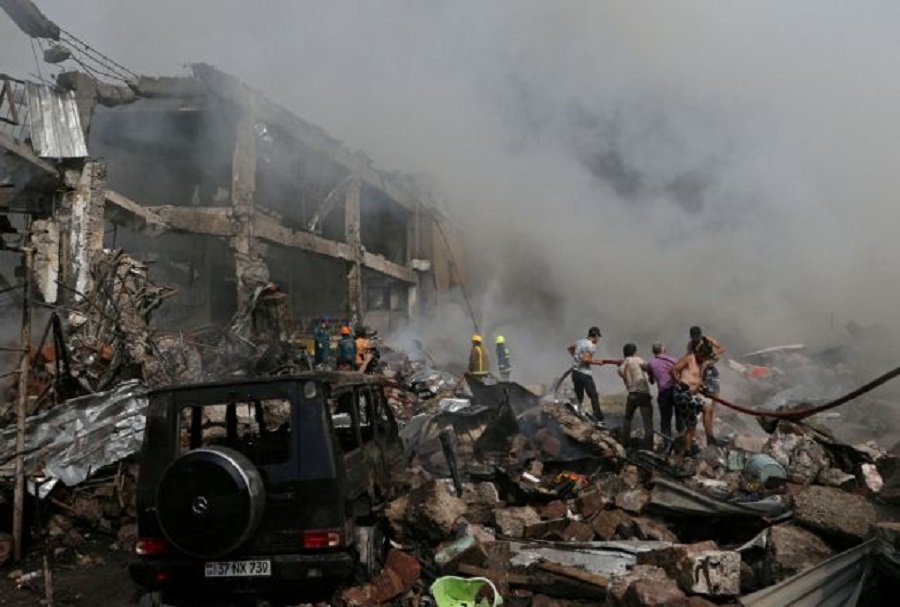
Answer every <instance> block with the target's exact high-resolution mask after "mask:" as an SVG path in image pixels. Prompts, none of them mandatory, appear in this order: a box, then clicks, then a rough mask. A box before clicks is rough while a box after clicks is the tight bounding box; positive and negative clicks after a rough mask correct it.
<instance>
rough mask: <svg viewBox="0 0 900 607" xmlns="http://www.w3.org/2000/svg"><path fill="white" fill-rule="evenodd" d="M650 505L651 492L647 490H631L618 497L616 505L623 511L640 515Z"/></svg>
mask: <svg viewBox="0 0 900 607" xmlns="http://www.w3.org/2000/svg"><path fill="white" fill-rule="evenodd" d="M648 503H650V492H649V491H647V490H646V489H629V490H627V491H623V492H621V493H619V494H618V495H617V496H616V500H615V504H616V506H618V507H619V508H621V509H622V510H627V511H628V512H634V513H635V514H638V513H640V512H642V511H643V510H644V508H645V507H646V506H647V504H648Z"/></svg>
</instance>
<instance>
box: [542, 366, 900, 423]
mask: <svg viewBox="0 0 900 607" xmlns="http://www.w3.org/2000/svg"><path fill="white" fill-rule="evenodd" d="M620 362H621V361H616V360H602V361H596V362H594V363H593V364H595V365H603V364H617V363H620ZM571 373H572V369H568V370H567V371H566V372H565V373H563V374H562V376H561V377H560V378H559V379H557V380H556V382H554V384H553V393H554V394H555V393H556V392H558V391H559V387H560V386H561V385H562V383H563V381H564V380H565V379H566V377H568V376H569V374H571ZM898 375H900V367H897V368H895V369H892V370H891V371H888V372H887V373H885V374H883V375H879V376H878V377H876V378H875V379H873V380H872V381H870V382H869V383H867V384H864V385H862V386H860V387H859V388H857V389H856V390H853V391H852V392H848V393H847V394H845V395H844V396H841V397H840V398H837V399H835V400H832V401H830V402H827V403H824V404H822V405H816V406H815V407H807V408H805V409H793V410H790V411H759V410H757V409H751V408H750V407H744V406H741V405H736V404H734V403H732V402H729V401H727V400H725V399H724V398H722V397H720V396H717V395H715V394H707V393H705V392H704V393H703V395H704V396H706V397H707V398H709V399H711V400H713V401H715V402H717V403H719V404H721V405H723V406H725V407H728V408H729V409H733V410H735V411H738V412H740V413H746V414H747V415H753V416H755V417H772V418H777V419H789V420H799V419H804V418H806V417H809V416H810V415H815V414H816V413H821V412H822V411H828V410H829V409H834V408H835V407H840V406H841V405H843V404H845V403H848V402H850V401H851V400H854V399H856V398H859V397H860V396H862V395H863V394H866V393H867V392H871V391H872V390H874V389H875V388H877V387H879V386H881V385H883V384H886V383H887V382H889V381H891V380H892V379H894V378H895V377H897V376H898Z"/></svg>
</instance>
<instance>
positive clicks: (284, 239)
mask: <svg viewBox="0 0 900 607" xmlns="http://www.w3.org/2000/svg"><path fill="white" fill-rule="evenodd" d="M40 33H41V35H45V36H52V34H53V31H52V30H51V31H43V30H42V31H41V32H40ZM190 69H191V75H189V76H185V77H166V78H148V77H131V76H130V75H129V76H128V79H127V84H118V85H114V84H109V83H107V82H103V81H100V80H98V79H96V78H95V77H93V75H92V74H90V73H85V72H84V71H78V72H63V73H61V74H60V75H59V76H58V78H57V83H56V84H55V85H51V84H43V83H34V82H26V81H23V80H19V79H15V78H13V77H10V76H5V75H4V76H0V151H2V156H0V167H2V173H0V205H2V210H3V212H4V215H3V217H4V220H3V221H4V225H6V226H12V225H13V224H14V223H15V222H13V223H10V221H9V219H8V216H9V214H13V213H23V214H26V215H27V216H28V217H30V218H31V219H32V220H33V223H31V237H30V238H31V240H30V242H31V245H32V246H33V248H34V249H35V269H36V272H35V280H36V286H37V288H38V290H39V292H40V293H41V295H42V298H43V300H44V301H45V302H46V303H49V304H62V305H65V304H67V303H69V302H71V301H74V300H77V299H78V298H79V297H80V294H85V293H87V292H88V291H90V289H91V281H92V280H94V278H95V277H93V276H92V273H91V263H92V259H91V257H92V255H94V254H95V253H96V252H97V251H99V250H101V249H104V248H108V249H125V250H127V251H128V252H129V253H130V254H131V255H132V256H133V257H134V258H136V259H140V260H142V261H143V262H146V263H147V264H149V265H150V267H151V268H152V272H153V274H154V277H155V278H156V279H157V280H159V281H160V282H165V283H166V284H170V285H172V286H174V287H175V288H177V292H178V296H177V297H176V298H173V299H172V301H171V302H169V303H168V304H167V306H166V308H165V311H164V316H163V317H162V318H161V319H160V324H164V325H165V326H166V327H167V328H171V329H191V328H196V327H200V326H204V325H214V326H215V325H217V326H224V325H227V324H228V322H229V321H230V319H231V318H232V317H233V316H234V315H235V313H236V312H237V311H238V310H239V309H240V308H241V306H242V305H245V304H246V303H247V302H248V300H249V299H250V298H251V297H252V295H253V293H254V291H255V290H256V289H258V288H259V287H262V286H265V285H267V284H269V283H275V284H277V285H278V286H279V287H280V288H281V289H282V290H283V291H284V292H286V293H288V294H290V317H291V319H292V320H293V323H294V324H293V327H292V328H293V330H294V332H296V333H301V334H302V333H306V332H308V330H310V331H311V325H312V323H313V322H314V320H315V319H317V318H320V317H324V316H327V317H330V318H332V319H339V320H341V321H343V322H350V321H351V320H353V321H355V322H358V323H363V322H364V323H365V324H366V325H368V326H371V327H373V328H375V329H379V330H381V331H390V330H396V329H398V328H401V327H403V326H405V325H406V324H407V323H409V322H410V320H412V319H415V318H417V317H421V316H428V315H431V314H434V313H435V312H436V310H437V309H438V307H439V306H440V305H441V303H442V302H443V301H445V300H446V297H447V295H448V294H449V293H450V292H451V291H452V290H453V289H454V287H456V286H458V285H459V284H460V282H461V281H462V280H463V276H464V269H463V261H462V251H461V244H460V240H459V231H458V229H457V228H455V227H454V224H453V223H452V222H451V221H449V220H448V218H447V216H446V215H445V214H443V213H442V212H441V211H439V210H438V209H437V208H436V206H435V204H434V200H433V198H432V196H431V195H430V194H429V193H428V190H427V187H426V186H425V184H424V183H423V180H421V179H417V178H413V177H408V176H404V175H399V174H395V173H388V172H385V171H380V170H377V169H375V168H373V166H372V162H371V160H370V159H369V158H368V157H367V156H366V155H365V154H364V153H362V152H359V151H354V150H351V149H349V148H348V147H346V146H345V145H343V144H341V142H339V141H337V140H336V139H334V138H332V137H331V136H329V135H328V134H327V133H326V132H325V131H324V130H322V129H321V128H319V127H316V126H314V125H311V124H309V123H307V122H305V121H304V120H302V119H301V118H299V117H297V116H295V115H293V114H292V113H290V112H289V111H287V110H285V109H283V108H282V107H280V106H278V105H277V104H276V103H274V102H272V101H271V100H269V99H267V98H266V97H265V96H264V95H262V94H260V93H259V92H257V91H254V90H253V89H251V88H249V87H248V86H246V85H244V84H243V83H241V82H240V81H239V80H238V79H236V78H234V77H232V76H230V75H228V74H226V73H224V72H222V71H219V70H217V69H216V68H214V67H211V66H209V65H203V64H195V65H192V66H191V68H190ZM8 229H10V230H11V229H12V227H9V228H8Z"/></svg>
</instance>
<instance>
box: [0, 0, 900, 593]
mask: <svg viewBox="0 0 900 607" xmlns="http://www.w3.org/2000/svg"><path fill="white" fill-rule="evenodd" d="M0 8H3V9H4V11H5V13H6V15H7V16H9V17H10V18H11V19H12V20H13V21H14V22H15V23H16V24H17V25H18V26H19V27H20V28H21V29H22V30H23V31H24V32H26V33H27V34H28V35H29V36H32V37H33V38H34V39H35V40H37V41H38V43H39V45H40V47H41V48H42V49H43V51H44V59H45V61H47V62H48V63H50V64H53V65H56V66H63V65H67V63H66V62H67V61H73V62H75V63H77V65H79V67H80V68H81V69H79V70H77V71H69V70H65V69H61V70H60V72H59V73H58V74H57V76H56V78H55V81H54V82H47V81H41V82H32V81H26V80H23V79H17V78H13V77H11V76H6V75H0V231H2V232H3V233H2V248H3V252H4V254H5V255H7V256H8V258H9V259H15V257H16V256H18V258H19V259H20V260H21V264H20V268H19V270H17V272H16V278H17V280H18V281H19V282H18V283H17V284H7V285H4V286H3V287H2V288H3V292H2V293H0V296H3V297H4V298H5V301H4V304H5V313H6V314H7V317H10V316H11V315H13V314H15V313H16V312H17V311H18V310H19V309H21V310H23V311H24V313H23V314H22V329H21V339H20V340H19V341H18V343H16V341H15V340H12V341H11V342H9V343H8V344H7V345H5V347H4V348H3V352H5V353H6V355H7V358H6V362H7V367H8V368H9V369H15V370H14V371H12V373H10V374H9V375H7V376H6V377H5V380H6V381H7V382H8V384H7V386H6V388H7V389H6V391H5V393H4V394H5V396H4V398H3V401H2V402H0V436H2V439H0V515H2V516H0V567H2V568H3V569H2V571H3V573H7V572H9V573H8V574H7V575H4V576H3V578H2V579H0V585H5V586H6V587H4V588H3V590H2V593H7V592H16V591H17V592H23V593H40V594H42V595H45V600H46V602H47V603H49V604H52V603H53V584H52V581H51V578H52V572H53V570H54V568H55V567H56V566H57V564H58V563H62V562H64V561H65V559H66V558H70V554H71V550H72V549H77V548H78V547H79V546H82V545H83V544H84V543H85V542H86V536H88V535H92V536H94V537H100V538H106V540H103V541H106V542H107V543H110V544H112V545H113V546H114V547H115V549H117V550H120V551H122V552H123V553H129V554H131V558H130V569H129V570H130V573H131V576H132V578H133V579H134V581H135V582H136V583H137V585H138V587H139V588H140V589H141V594H140V602H141V604H144V605H154V604H157V605H158V604H164V603H165V604H170V603H175V604H195V602H196V601H197V600H198V598H197V594H198V593H200V594H201V595H202V596H203V597H207V596H209V595H210V594H217V593H221V594H224V595H226V596H233V595H241V596H243V595H244V594H247V595H252V596H264V597H267V598H272V599H273V600H274V598H275V597H279V598H280V597H282V596H290V597H293V596H294V595H295V594H297V593H298V592H299V593H300V594H303V592H305V591H306V590H308V589H309V588H312V587H316V588H320V587H322V588H325V589H326V592H327V593H328V595H327V596H328V597H329V599H328V600H330V601H331V603H332V604H336V605H348V606H349V605H380V604H395V605H435V604H436V605H438V606H439V607H449V606H461V605H499V604H502V603H506V604H511V605H522V606H528V605H534V606H549V605H598V604H607V605H616V606H626V605H627V606H634V605H647V606H652V605H694V606H702V605H711V604H736V605H744V606H747V607H749V606H763V605H836V604H840V605H851V604H860V605H879V604H884V602H885V601H889V600H890V599H889V597H890V596H892V595H895V594H896V592H897V591H898V580H900V557H898V550H900V522H898V521H900V519H898V510H897V509H898V508H900V457H898V453H897V451H896V447H895V448H894V450H892V451H888V450H885V449H883V448H881V447H880V446H878V445H876V444H875V443H874V442H872V441H870V442H867V443H865V444H855V443H854V444H850V443H848V442H844V441H842V440H839V439H838V438H836V437H835V435H834V434H833V433H831V432H830V431H829V430H828V429H827V428H826V427H824V426H823V425H822V424H821V423H820V422H821V421H822V419H823V418H822V416H821V415H813V413H816V411H812V410H810V409H809V407H804V406H801V407H800V408H799V409H798V408H797V407H796V406H795V405H794V403H795V402H796V401H795V400H792V398H791V396H790V394H789V393H788V388H789V385H788V384H789V381H786V380H785V379H784V376H781V375H779V371H778V369H779V365H784V364H786V363H784V360H781V361H780V362H779V360H778V356H788V355H789V356H794V357H798V356H801V354H799V353H798V352H797V348H800V346H797V347H796V348H795V347H793V346H790V347H786V348H782V349H773V350H771V351H769V350H767V351H760V352H757V353H753V354H752V355H748V356H747V357H745V358H744V359H743V360H740V361H735V360H733V361H729V368H728V371H727V372H728V373H732V375H733V376H734V377H735V378H736V380H735V381H740V382H745V383H746V385H747V386H749V388H748V391H747V393H748V394H750V393H752V392H753V391H754V390H756V391H759V392H761V393H764V395H763V396H761V397H760V399H761V400H760V402H767V403H769V404H770V405H771V404H772V403H773V402H779V406H778V407H773V406H770V407H769V408H767V409H765V410H763V411H762V412H761V413H760V412H759V411H756V412H754V411H750V413H752V414H756V415H757V418H758V419H760V420H761V422H762V423H760V424H756V423H746V420H747V419H750V418H748V417H746V416H743V415H740V416H739V415H737V414H730V415H729V416H726V415H724V414H723V416H722V419H721V420H720V423H722V424H724V425H725V427H724V428H720V431H719V432H718V435H719V436H720V437H728V438H727V440H723V441H720V444H709V445H706V446H705V448H704V449H702V450H701V452H700V454H699V455H698V456H696V457H695V458H691V460H690V465H689V466H687V467H685V466H678V467H675V466H673V465H671V463H670V458H669V457H668V453H667V452H666V445H667V442H666V441H663V440H660V437H649V440H648V437H643V439H644V440H643V442H641V443H640V444H639V445H636V444H631V443H629V444H624V443H625V442H626V441H623V440H622V439H621V435H620V434H618V433H617V432H616V431H610V430H608V429H606V428H602V427H598V426H597V425H596V424H595V423H593V422H592V420H590V419H589V418H588V417H586V416H584V415H583V414H582V413H581V412H580V411H579V410H578V408H576V407H573V406H572V404H571V402H570V401H571V398H570V395H569V394H567V393H566V391H565V389H564V388H563V387H562V383H561V382H559V381H557V382H555V384H553V387H552V388H551V389H549V390H545V389H543V388H542V387H540V386H534V387H528V388H526V387H524V386H522V385H520V384H518V383H515V382H510V381H506V380H505V379H501V380H499V381H498V380H497V379H496V378H493V377H491V376H489V375H488V376H487V377H474V376H471V375H464V376H462V377H460V376H458V375H454V374H451V373H448V372H446V371H445V370H442V369H438V368H436V365H435V364H434V361H433V360H429V358H430V357H427V356H422V354H423V352H418V351H417V352H409V353H406V352H402V351H400V350H394V349H391V348H390V344H382V347H381V348H380V350H381V354H382V356H381V360H380V364H379V365H378V366H377V368H376V369H375V371H376V373H367V374H364V373H360V372H355V371H350V372H341V371H334V370H332V369H330V368H329V367H330V365H329V364H328V362H327V361H326V362H325V364H320V365H316V364H315V361H313V360H312V357H311V352H312V350H313V344H314V342H315V339H316V337H315V336H314V331H315V330H316V329H317V328H321V327H323V326H324V327H325V328H326V329H328V330H329V331H330V330H332V329H334V328H336V326H338V325H342V326H348V327H354V328H356V327H363V326H365V327H369V328H371V329H375V330H377V331H380V332H381V333H383V334H385V335H389V334H390V333H391V332H392V331H395V330H397V329H400V328H403V327H404V326H406V325H407V324H409V323H410V322H411V321H412V320H414V319H416V318H422V317H425V318H428V317H430V316H433V315H435V314H437V313H439V310H440V307H441V305H442V303H444V302H445V301H446V300H447V298H448V297H449V295H450V292H451V291H452V290H453V289H455V288H457V287H460V286H461V285H462V283H463V281H464V272H463V268H464V260H463V253H462V245H461V238H460V235H459V232H458V230H457V229H456V228H455V227H454V224H453V222H452V221H451V220H450V219H449V218H448V216H447V215H446V214H445V213H443V212H441V211H440V210H439V205H438V204H437V203H436V201H435V200H434V199H433V196H432V195H431V194H429V190H428V187H427V183H425V182H424V181H423V180H422V179H419V178H412V177H409V176H406V175H400V174H392V173H386V172H384V171H380V170H377V169H375V168H374V167H373V166H372V163H371V161H370V160H369V159H368V158H367V157H366V156H365V155H364V154H362V153H361V152H358V151H352V150H350V149H348V148H347V147H346V146H344V145H343V144H341V143H340V142H338V141H336V140H335V139H333V138H331V137H330V136H329V135H328V134H327V133H325V132H324V131H323V130H322V129H320V128H318V127H316V126H314V125H311V124H309V123H307V122H305V121H303V120H302V119H300V118H298V117H297V116H294V115H293V114H291V113H290V112H288V111H286V110H284V109H283V108H281V107H279V106H278V105H277V104H275V103H273V102H272V101H270V100H268V99H267V98H266V97H265V96H264V95H262V94H260V93H259V92H256V91H254V90H252V89H251V88H249V87H247V86H246V85H244V84H243V83H241V82H240V81H239V80H237V79H236V78H234V77H232V76H230V75H228V74H226V73H224V72H221V71H219V70H217V69H215V68H213V67H211V66H208V65H203V64H195V65H192V66H191V68H190V75H188V76H184V77H165V78H149V77H144V76H139V75H137V74H134V73H132V72H131V71H129V70H127V68H124V67H123V66H121V65H119V64H118V63H116V62H115V61H113V60H111V59H109V58H108V57H106V56H105V55H103V54H102V53H99V52H98V51H96V50H95V49H93V48H91V47H90V46H89V45H87V44H85V43H83V42H82V41H80V40H78V39H77V38H75V37H74V36H72V35H71V34H68V33H67V32H65V31H63V30H61V29H60V28H59V27H57V26H56V25H55V24H53V23H52V22H50V21H49V20H48V19H46V17H44V16H43V15H42V14H41V13H40V11H38V9H37V8H36V7H35V6H34V5H33V4H32V3H31V2H29V1H27V0H0ZM76 60H77V61H76ZM100 159H102V160H100ZM18 304H21V308H19V306H18ZM325 317H328V318H329V319H333V320H331V321H329V323H331V324H328V323H325V324H323V323H322V319H323V318H325ZM32 325H34V327H35V328H36V330H35V331H32ZM332 332H333V331H332ZM330 340H331V337H330V335H329V336H328V337H327V338H326V343H327V344H328V345H327V346H326V349H329V350H330V348H331V346H332V345H333V344H331V343H330ZM773 359H774V360H773ZM804 361H805V362H804V364H806V367H808V368H816V369H827V371H823V372H831V371H832V369H833V368H832V367H829V366H827V365H821V366H816V365H815V364H814V362H813V361H812V359H811V358H806V359H804ZM895 375H896V373H895V374H894V375H891V376H890V377H887V379H890V378H892V377H894V376H895ZM762 376H766V377H765V379H762V380H761V379H760V377H762ZM885 377H886V376H885ZM887 379H884V381H887ZM872 387H874V385H872V386H869V387H868V389H871V388H872ZM866 391H867V390H858V391H855V392H852V393H850V394H849V395H848V396H847V397H846V398H844V399H843V400H842V399H837V400H836V401H833V402H832V403H831V404H835V403H836V404H835V406H837V405H840V404H842V403H843V402H848V401H849V400H852V399H854V398H858V397H861V396H862V395H863V393H864V392H866ZM616 398H617V397H607V398H606V399H604V400H605V401H606V400H608V401H609V402H604V409H606V410H608V411H611V412H612V415H611V417H610V420H611V421H614V419H615V412H616V411H617V407H619V408H618V410H621V404H622V403H617V402H615V401H616ZM779 399H781V400H783V402H780V401H779ZM823 410H824V409H823ZM826 425H827V424H826ZM650 443H653V446H654V448H652V449H644V448H641V447H646V446H648V445H649V444H650ZM7 529H8V530H9V532H8V533H7ZM42 557H43V563H41V558H42ZM81 566H83V567H89V566H90V563H89V562H87V563H83V564H82V565H81ZM58 598H63V597H59V596H58Z"/></svg>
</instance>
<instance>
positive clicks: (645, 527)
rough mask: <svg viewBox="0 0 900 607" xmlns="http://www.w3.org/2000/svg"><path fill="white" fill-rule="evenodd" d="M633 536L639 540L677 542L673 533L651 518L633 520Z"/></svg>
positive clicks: (641, 517)
mask: <svg viewBox="0 0 900 607" xmlns="http://www.w3.org/2000/svg"><path fill="white" fill-rule="evenodd" d="M633 522H634V526H633V530H634V535H635V537H636V538H637V539H639V540H656V541H660V542H672V543H673V544H674V543H676V542H678V538H677V537H676V536H675V534H674V533H672V532H671V531H669V529H668V527H666V526H665V524H663V523H661V522H659V521H656V520H654V519H651V518H647V517H643V516H638V517H635V518H634V519H633Z"/></svg>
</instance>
